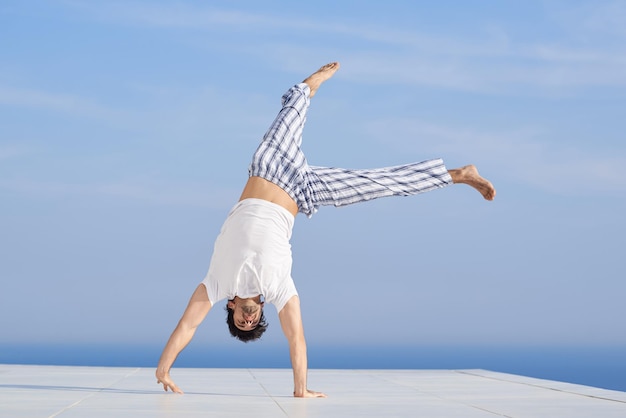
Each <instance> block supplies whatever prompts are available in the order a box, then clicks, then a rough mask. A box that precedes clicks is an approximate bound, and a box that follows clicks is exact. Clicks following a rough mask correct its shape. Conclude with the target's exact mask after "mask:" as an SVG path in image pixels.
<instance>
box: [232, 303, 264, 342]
mask: <svg viewBox="0 0 626 418" xmlns="http://www.w3.org/2000/svg"><path fill="white" fill-rule="evenodd" d="M226 312H227V314H226V323H227V324H228V330H229V331H230V335H232V336H233V337H235V338H237V339H238V340H239V341H243V342H244V343H247V342H250V341H255V340H258V339H259V338H261V335H263V333H264V332H265V331H266V330H267V325H268V324H267V321H265V314H264V313H263V309H261V317H260V318H259V323H258V324H257V326H256V328H254V329H251V330H250V331H242V330H240V329H239V328H237V326H236V325H235V319H234V315H235V311H233V310H232V309H230V308H229V307H228V305H226Z"/></svg>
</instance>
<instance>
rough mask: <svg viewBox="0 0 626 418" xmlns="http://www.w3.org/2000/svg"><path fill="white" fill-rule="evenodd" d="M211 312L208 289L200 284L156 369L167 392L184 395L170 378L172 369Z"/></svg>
mask: <svg viewBox="0 0 626 418" xmlns="http://www.w3.org/2000/svg"><path fill="white" fill-rule="evenodd" d="M210 310H211V302H210V301H209V297H208V296H207V292H206V287H205V286H204V284H200V285H198V287H197V288H196V290H195V291H194V292H193V295H192V296H191V299H190V300H189V304H188V305H187V308H186V309H185V313H184V314H183V316H182V318H181V319H180V321H178V325H177V326H176V328H175V329H174V332H172V335H171V336H170V339H169V340H168V341H167V344H166V345H165V348H164V349H163V353H162V354H161V359H160V360H159V365H158V366H157V369H156V378H157V383H161V384H162V385H163V389H164V390H165V391H167V390H168V388H169V389H170V390H171V391H172V392H176V393H183V391H182V390H180V389H179V388H178V386H176V384H175V383H174V382H173V381H172V379H171V378H170V368H171V367H172V365H173V364H174V361H175V360H176V357H178V354H179V353H180V352H181V351H183V349H184V348H185V347H186V346H187V344H189V341H191V339H192V338H193V335H194V334H195V332H196V329H197V328H198V326H199V325H200V324H201V323H202V321H203V320H204V318H205V317H206V315H207V314H208V313H209V311H210Z"/></svg>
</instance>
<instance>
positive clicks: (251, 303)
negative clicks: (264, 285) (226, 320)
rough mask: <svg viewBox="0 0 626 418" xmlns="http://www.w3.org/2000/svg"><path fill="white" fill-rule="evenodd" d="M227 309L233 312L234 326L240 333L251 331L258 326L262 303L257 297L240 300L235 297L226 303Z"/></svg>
mask: <svg viewBox="0 0 626 418" xmlns="http://www.w3.org/2000/svg"><path fill="white" fill-rule="evenodd" d="M228 307H229V308H230V309H232V310H233V321H234V322H235V326H236V327H237V328H239V329H240V330H242V331H252V330H253V329H255V328H256V326H257V325H258V324H259V320H260V319H261V313H262V312H263V302H261V301H260V298H259V297H256V298H248V299H241V298H239V297H235V299H234V300H233V301H229V302H228Z"/></svg>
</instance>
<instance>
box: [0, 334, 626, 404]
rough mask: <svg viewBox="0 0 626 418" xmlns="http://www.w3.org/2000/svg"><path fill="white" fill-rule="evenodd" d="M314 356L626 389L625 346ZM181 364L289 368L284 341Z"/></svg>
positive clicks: (149, 362) (119, 354) (34, 351)
mask: <svg viewBox="0 0 626 418" xmlns="http://www.w3.org/2000/svg"><path fill="white" fill-rule="evenodd" d="M162 349H163V346H162V344H141V345H120V344H112V343H110V344H49V343H46V344H1V343H0V364H37V365H69V366H106V367H156V365H157V363H158V361H159V356H160V354H161V350H162ZM308 359H309V369H445V370H460V369H484V370H491V371H496V372H503V373H511V374H517V375H523V376H529V377H535V378H539V379H548V380H556V381H561V382H568V383H574V384H580V385H586V386H593V387H597V388H602V389H609V390H617V391H623V392H626V347H624V346H619V347H616V346H609V347H605V346H602V347H597V346H593V347H589V346H548V347H545V346H544V347H539V346H532V347H520V346H515V347H508V346H507V347H502V346H456V345H447V346H410V347H407V346H402V347H393V346H392V347H390V346H384V345H380V346H361V345H355V346H346V345H340V346H331V345H320V346H316V345H309V347H308ZM176 367H194V368H207V369H211V368H289V367H290V363H289V352H288V348H287V347H286V344H284V345H279V346H275V345H269V346H268V345H263V344H260V343H250V344H242V343H239V342H235V343H234V344H232V345H228V346H210V345H208V346H207V345H202V344H190V345H189V346H188V347H187V348H186V349H185V350H184V351H183V352H182V353H181V354H180V355H179V357H178V359H177V361H176V363H175V365H174V369H175V368H176ZM173 373H174V372H173ZM152 383H153V382H147V383H146V384H152Z"/></svg>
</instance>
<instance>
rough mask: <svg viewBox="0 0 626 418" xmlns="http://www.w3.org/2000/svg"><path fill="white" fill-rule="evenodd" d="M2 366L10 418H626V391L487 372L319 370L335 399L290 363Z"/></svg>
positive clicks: (2, 405)
mask: <svg viewBox="0 0 626 418" xmlns="http://www.w3.org/2000/svg"><path fill="white" fill-rule="evenodd" d="M172 377H173V378H174V380H175V381H176V383H177V384H178V385H179V386H180V387H181V388H182V389H183V390H184V391H185V395H175V394H172V393H164V392H163V391H162V389H161V386H158V385H157V384H156V379H155V378H154V370H153V369H143V368H112V367H109V368H107V367H65V366H20V365H0V417H1V418H5V417H6V418H23V417H28V418H37V417H60V418H72V417H89V418H99V417H207V416H218V417H243V416H246V415H249V414H251V415H252V416H254V417H255V418H263V417H385V418H387V417H430V418H436V417H448V418H449V417H463V418H473V417H516V418H517V417H549V418H557V417H567V418H576V417H581V418H582V417H584V418H590V417H594V418H595V417H602V418H610V417H619V418H624V417H626V392H616V391H609V390H603V389H597V388H592V387H588V386H579V385H572V384H568V383H561V382H554V381H548V380H539V379H532V378H527V377H522V376H516V375H510V374H503V373H495V372H489V371H485V370H456V371H455V370H310V371H309V386H310V388H312V389H314V390H320V391H323V392H325V393H326V394H328V396H329V397H328V398H326V399H295V398H293V397H292V396H291V392H292V390H293V388H292V378H291V370H289V369H174V370H173V371H172Z"/></svg>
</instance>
